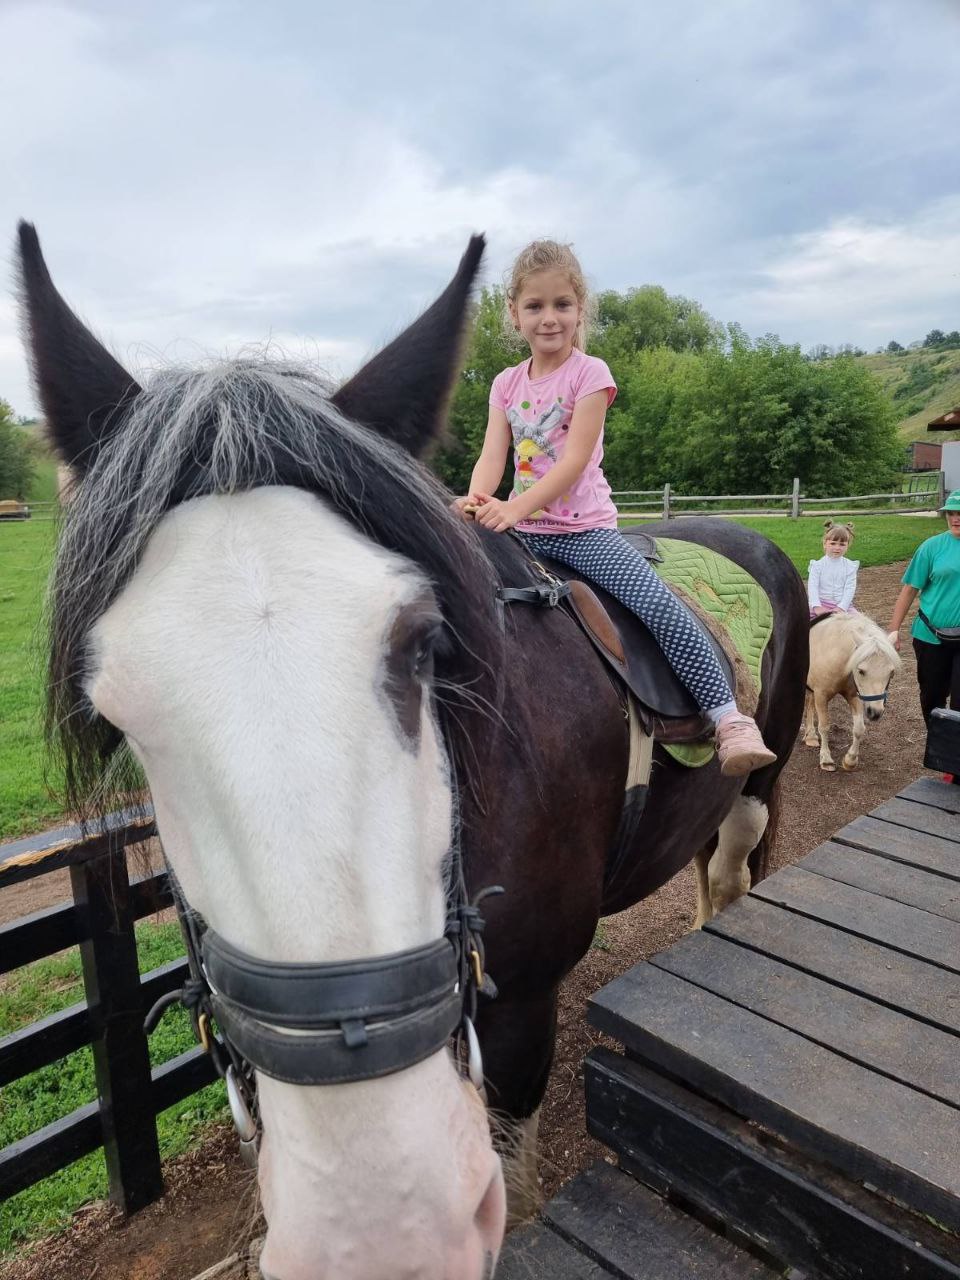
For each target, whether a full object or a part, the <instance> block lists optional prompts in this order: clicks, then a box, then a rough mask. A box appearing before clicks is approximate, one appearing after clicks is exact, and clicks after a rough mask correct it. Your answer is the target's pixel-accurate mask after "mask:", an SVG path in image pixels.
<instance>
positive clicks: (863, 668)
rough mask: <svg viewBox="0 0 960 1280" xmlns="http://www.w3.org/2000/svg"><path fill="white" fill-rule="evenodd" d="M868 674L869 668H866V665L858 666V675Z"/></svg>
mask: <svg viewBox="0 0 960 1280" xmlns="http://www.w3.org/2000/svg"><path fill="white" fill-rule="evenodd" d="M866 674H867V669H866V667H857V675H858V676H865V675H866Z"/></svg>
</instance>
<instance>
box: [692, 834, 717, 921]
mask: <svg viewBox="0 0 960 1280" xmlns="http://www.w3.org/2000/svg"><path fill="white" fill-rule="evenodd" d="M716 847H717V846H716V843H715V842H714V841H711V842H710V844H708V845H704V847H703V848H702V849H698V850H697V852H696V853H695V854H694V855H693V865H694V868H695V870H696V873H697V918H696V920H694V922H693V927H694V929H702V928H703V926H704V925H705V924H706V923H707V921H708V920H712V919H713V906H712V905H711V903H710V876H709V873H708V870H707V868H708V867H709V865H710V859H711V857H712V856H713V852H714V850H715V849H716Z"/></svg>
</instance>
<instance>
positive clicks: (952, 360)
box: [859, 350, 960, 444]
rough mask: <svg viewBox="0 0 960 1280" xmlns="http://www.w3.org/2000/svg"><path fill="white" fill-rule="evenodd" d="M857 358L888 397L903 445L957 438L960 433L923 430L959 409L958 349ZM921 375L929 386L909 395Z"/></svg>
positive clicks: (959, 364) (959, 358)
mask: <svg viewBox="0 0 960 1280" xmlns="http://www.w3.org/2000/svg"><path fill="white" fill-rule="evenodd" d="M859 359H860V360H861V361H862V362H863V363H864V364H865V365H866V366H867V368H868V369H869V370H870V371H871V373H874V374H876V376H877V377H878V378H879V379H880V381H881V383H882V384H883V388H884V390H885V391H886V392H887V394H888V395H889V396H890V398H891V401H892V403H893V406H894V409H895V410H896V412H897V414H898V416H899V417H900V421H899V423H898V425H897V431H898V433H899V435H900V438H901V440H902V441H903V442H904V444H909V443H910V441H911V440H932V441H937V442H939V441H945V440H956V439H958V438H960V431H928V430H927V423H928V422H931V421H932V420H933V419H934V418H939V417H940V415H941V414H943V413H946V412H947V411H948V410H950V409H956V408H958V407H960V350H953V351H926V350H918V351H908V352H904V353H903V354H902V355H875V356H860V357H859ZM924 373H925V374H926V378H929V385H928V386H926V387H922V388H921V389H920V390H918V391H917V392H916V394H910V393H909V387H910V385H911V384H912V383H918V382H923V381H925V380H926V378H925V377H923V376H921V375H923V374H924ZM898 392H899V393H900V394H899V395H898V394H897V393H898Z"/></svg>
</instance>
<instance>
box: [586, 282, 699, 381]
mask: <svg viewBox="0 0 960 1280" xmlns="http://www.w3.org/2000/svg"><path fill="white" fill-rule="evenodd" d="M722 342H723V327H722V325H719V324H718V323H717V322H716V320H714V319H713V318H712V317H711V316H709V315H708V314H707V313H706V311H704V309H703V307H701V306H700V304H699V302H693V301H692V300H691V299H690V298H683V297H680V296H679V295H671V294H668V293H667V291H666V290H665V289H662V288H660V286H659V285H653V284H647V285H643V287H642V288H639V289H628V290H627V292H626V293H615V292H614V291H613V290H608V291H607V292H606V293H601V294H600V296H599V297H598V298H597V318H596V324H595V327H594V333H593V339H592V341H591V343H590V350H591V351H592V352H593V353H594V354H595V355H598V356H601V357H602V358H603V359H604V360H606V362H607V364H612V363H613V361H615V360H617V359H619V358H620V357H622V356H629V355H633V354H634V353H635V352H637V351H649V350H651V349H652V348H654V347H668V348H669V349H670V350H671V351H695V352H703V351H711V350H714V349H716V348H718V347H719V346H720V345H721V344H722Z"/></svg>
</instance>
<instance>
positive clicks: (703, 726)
mask: <svg viewBox="0 0 960 1280" xmlns="http://www.w3.org/2000/svg"><path fill="white" fill-rule="evenodd" d="M624 537H626V538H628V539H629V541H630V542H631V543H633V545H634V546H635V547H636V548H637V550H638V551H639V552H640V553H641V554H642V555H643V556H644V558H645V559H647V560H653V561H659V560H660V555H659V553H658V551H657V544H656V541H655V540H654V539H653V538H652V537H651V536H650V535H649V534H647V533H644V532H642V531H641V530H635V531H629V532H627V533H625V534H624ZM534 563H536V564H538V565H539V566H540V567H541V568H542V569H545V570H546V571H547V573H548V574H549V575H550V576H551V577H552V578H554V579H557V580H559V581H560V582H561V583H563V584H565V586H566V588H567V589H566V590H561V591H559V592H557V598H548V596H549V588H547V589H546V594H545V595H543V596H542V597H541V602H542V603H544V604H557V603H559V604H561V605H562V606H563V607H565V608H566V609H567V610H568V612H569V613H570V614H571V615H572V617H573V618H574V619H575V620H576V621H577V623H578V624H579V625H580V627H581V628H582V630H583V632H584V633H585V635H586V636H587V637H588V639H589V640H590V642H591V643H592V644H593V646H594V648H595V649H596V650H597V652H598V653H599V654H600V656H601V657H602V658H603V660H604V662H605V663H606V664H607V666H608V667H609V668H610V670H611V671H612V672H613V673H615V675H616V677H617V680H618V681H620V682H621V683H622V684H623V685H624V686H625V687H626V688H627V689H628V690H629V691H630V693H631V694H632V695H633V698H634V700H635V703H636V710H637V713H638V715H639V718H640V723H641V725H642V728H643V730H644V732H645V733H648V734H652V735H653V738H654V740H655V741H656V742H662V743H666V744H678V743H685V742H696V741H698V740H700V739H702V738H707V737H710V736H712V734H713V731H714V726H713V724H712V723H711V721H710V720H709V719H708V718H707V717H706V716H704V715H703V714H702V713H701V712H700V710H699V708H698V707H697V704H696V703H695V702H694V700H693V698H692V697H691V695H690V694H689V692H688V691H687V690H686V689H685V688H684V686H683V685H682V684H681V683H680V681H679V680H678V679H677V677H676V675H675V674H674V672H673V668H672V667H671V666H670V664H669V663H668V662H667V660H666V658H665V657H664V655H663V651H662V650H661V648H660V645H659V644H658V643H657V641H656V639H655V638H654V636H653V635H652V634H651V632H650V631H649V630H648V628H647V627H646V626H645V625H644V623H643V622H641V621H640V619H639V618H638V617H637V616H636V614H634V613H632V612H631V611H630V610H629V609H628V608H626V606H625V605H622V604H621V603H620V602H619V600H616V599H614V597H613V596H611V595H609V594H608V593H607V592H606V591H604V590H603V589H602V588H601V587H598V586H596V584H594V583H589V584H588V583H587V582H585V581H584V580H583V579H582V578H581V577H580V576H579V575H578V574H576V573H574V571H573V570H571V569H568V568H567V567H566V566H565V565H561V564H557V563H556V561H553V560H545V561H535V562H534ZM532 590H533V591H535V592H536V591H541V592H543V591H544V588H533V589H532ZM501 594H502V595H503V596H504V598H505V599H508V600H509V599H510V598H514V599H523V598H526V597H525V596H524V595H523V594H522V593H521V592H518V593H516V594H515V593H513V592H509V591H506V592H502V593H501ZM678 599H679V601H680V603H681V605H683V607H684V608H687V609H688V612H689V614H690V617H691V618H692V619H693V621H694V623H695V624H696V626H697V627H699V629H700V631H701V633H702V634H703V636H704V638H705V639H706V640H707V643H708V644H709V645H710V647H711V648H712V649H713V652H714V653H715V654H716V656H717V660H718V661H719V663H720V666H721V668H722V669H723V672H724V675H726V677H727V679H728V681H729V682H730V687H731V688H736V676H735V672H734V668H733V662H732V660H731V658H730V656H729V655H728V654H727V652H726V650H725V649H724V648H723V646H722V645H721V644H720V643H719V641H718V640H717V639H716V637H715V636H714V635H713V634H712V633H711V632H710V631H709V629H708V628H707V627H706V626H705V625H704V623H703V622H701V620H700V619H699V618H698V617H697V615H696V613H695V612H694V611H693V610H692V609H689V607H688V606H687V604H686V602H685V601H684V600H683V599H682V598H681V597H679V596H678Z"/></svg>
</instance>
